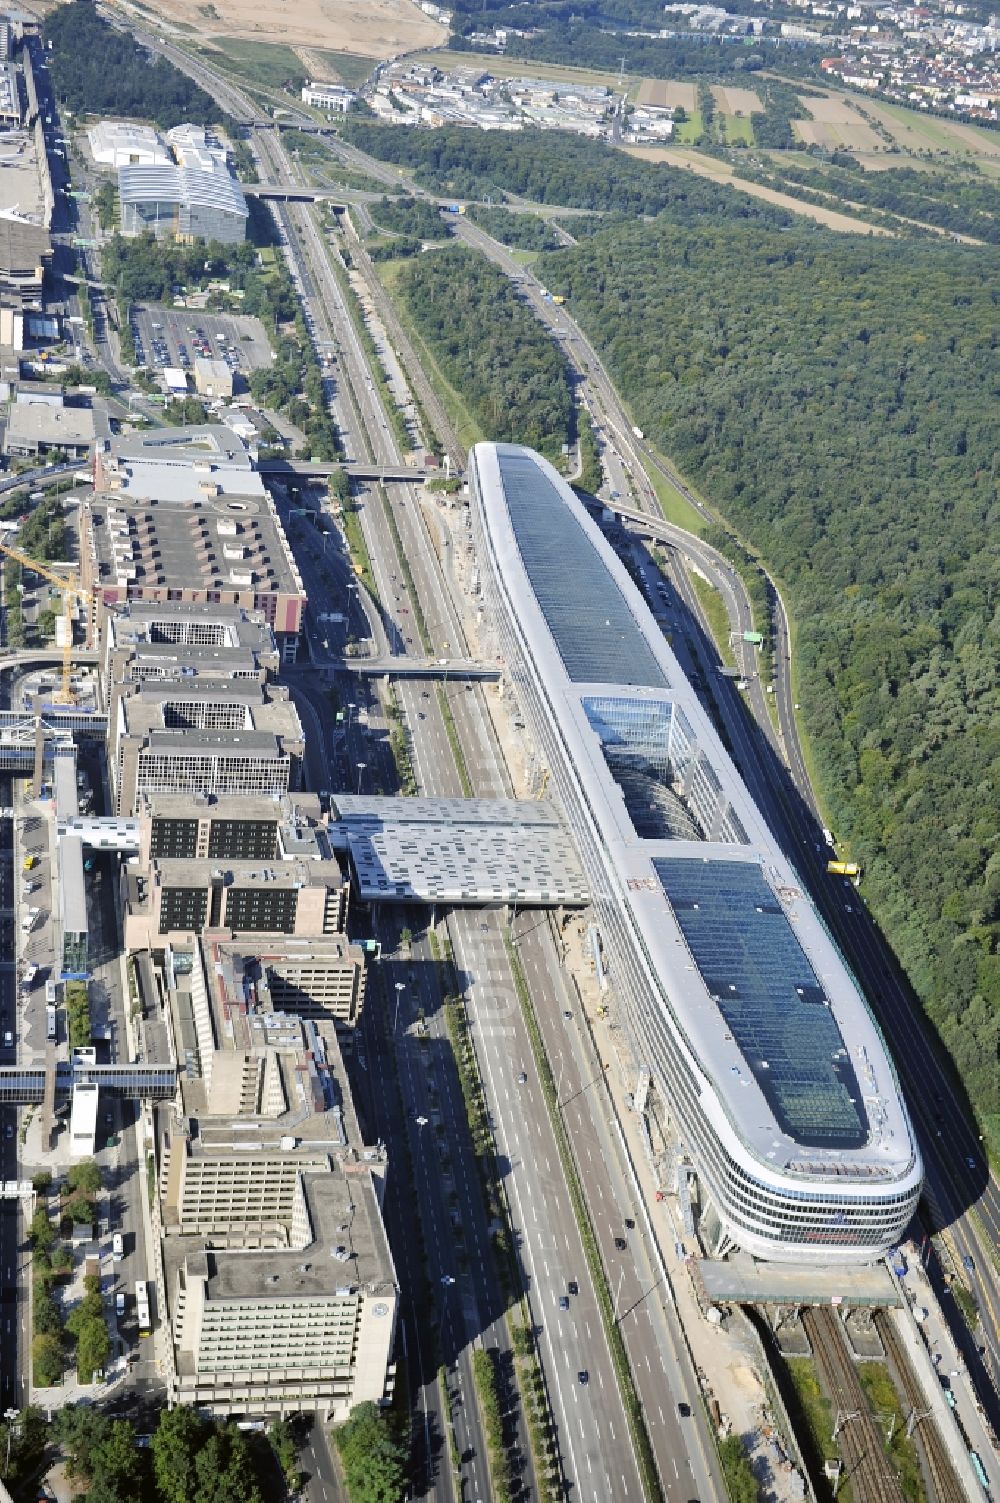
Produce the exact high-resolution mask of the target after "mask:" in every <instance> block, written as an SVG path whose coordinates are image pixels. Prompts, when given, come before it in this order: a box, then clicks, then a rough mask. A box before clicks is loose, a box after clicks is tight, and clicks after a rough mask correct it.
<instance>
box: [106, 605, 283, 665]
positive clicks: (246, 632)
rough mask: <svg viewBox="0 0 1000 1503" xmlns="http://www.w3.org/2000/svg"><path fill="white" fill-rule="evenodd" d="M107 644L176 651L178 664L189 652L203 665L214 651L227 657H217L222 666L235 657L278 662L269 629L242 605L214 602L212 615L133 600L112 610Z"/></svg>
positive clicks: (124, 648)
mask: <svg viewBox="0 0 1000 1503" xmlns="http://www.w3.org/2000/svg"><path fill="white" fill-rule="evenodd" d="M108 640H109V643H110V646H111V647H112V649H113V650H117V651H123V652H128V651H131V652H136V653H138V652H140V651H141V652H143V653H154V652H155V653H170V652H172V653H173V654H174V655H175V656H176V657H177V658H178V660H179V661H180V660H186V658H187V655H188V653H191V654H192V655H193V656H192V661H194V662H197V663H199V664H201V663H203V662H205V661H210V660H211V659H210V657H209V658H206V654H211V653H212V652H213V651H214V652H216V653H218V654H220V655H225V654H228V656H220V658H219V661H220V662H224V663H229V662H232V661H234V660H235V659H234V657H233V656H232V655H233V654H241V655H249V654H253V655H259V656H260V657H261V659H262V660H273V661H274V662H275V663H277V661H278V649H277V647H276V645H275V641H274V633H273V632H272V630H271V628H270V626H268V624H267V622H266V621H265V620H264V617H263V616H262V615H259V614H257V613H251V612H249V611H247V610H246V609H245V608H244V607H243V606H241V605H218V604H216V605H213V607H212V609H211V611H208V610H206V608H205V606H204V605H203V604H202V603H200V602H199V603H198V604H194V603H193V602H190V601H189V602H184V603H181V602H170V603H169V604H168V603H163V604H161V603H160V602H158V601H151V600H130V601H128V602H127V603H123V604H121V605H119V606H116V607H115V608H114V609H113V610H111V611H110V612H109V614H108Z"/></svg>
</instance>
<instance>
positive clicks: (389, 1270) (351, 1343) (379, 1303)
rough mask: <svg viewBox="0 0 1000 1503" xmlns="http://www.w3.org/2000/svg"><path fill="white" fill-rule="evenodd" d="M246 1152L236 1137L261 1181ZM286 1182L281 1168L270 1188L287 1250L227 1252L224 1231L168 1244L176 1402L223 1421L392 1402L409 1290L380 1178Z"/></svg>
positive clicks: (335, 1413)
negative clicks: (384, 1211) (400, 1309)
mask: <svg viewBox="0 0 1000 1503" xmlns="http://www.w3.org/2000/svg"><path fill="white" fill-rule="evenodd" d="M241 1147H242V1144H241V1143H239V1141H238V1137H237V1135H234V1140H233V1143H232V1146H231V1149H230V1153H229V1163H230V1166H232V1167H233V1169H234V1173H235V1172H239V1173H240V1174H241V1176H243V1177H244V1178H249V1177H250V1173H251V1171H250V1169H249V1166H247V1165H242V1166H240V1169H239V1171H237V1170H236V1168H235V1166H234V1165H233V1160H234V1159H238V1158H241V1157H242V1154H241V1153H240V1152H239V1151H238V1150H239V1148H241ZM286 1176H287V1169H286V1168H285V1167H281V1168H280V1169H279V1168H278V1167H277V1166H275V1167H274V1168H273V1169H272V1174H271V1175H269V1176H267V1177H266V1179H265V1181H264V1182H263V1183H265V1184H272V1185H275V1187H276V1188H275V1192H274V1195H273V1198H272V1199H271V1206H272V1208H273V1209H274V1212H275V1216H274V1223H273V1225H276V1226H280V1229H281V1232H282V1234H283V1235H284V1236H285V1237H286V1238H287V1242H286V1244H285V1246H284V1248H279V1247H277V1246H269V1247H268V1248H267V1249H266V1250H262V1251H259V1252H251V1251H243V1250H238V1251H236V1250H231V1249H227V1248H226V1247H225V1246H224V1245H219V1244H220V1243H223V1244H224V1239H225V1238H226V1236H227V1233H226V1231H224V1230H223V1231H221V1232H218V1233H215V1234H212V1235H209V1236H206V1237H188V1236H181V1237H177V1238H173V1237H170V1236H167V1237H166V1238H165V1239H164V1243H163V1248H164V1256H165V1263H166V1277H167V1284H168V1299H169V1303H170V1323H171V1332H172V1337H173V1357H174V1368H175V1370H174V1373H173V1375H172V1381H171V1385H170V1386H171V1390H172V1394H171V1396H172V1397H173V1398H174V1399H175V1400H176V1401H179V1402H181V1403H186V1404H192V1405H194V1406H195V1407H197V1408H199V1409H202V1408H204V1409H209V1410H211V1411H212V1413H214V1414H216V1415H218V1416H219V1417H226V1416H229V1415H233V1416H238V1417H241V1418H242V1417H250V1418H257V1417H262V1418H266V1417H270V1416H277V1415H285V1414H291V1413H295V1412H298V1411H311V1412H313V1413H316V1414H317V1415H318V1416H319V1417H320V1418H322V1419H323V1420H330V1419H343V1418H346V1416H347V1413H348V1412H349V1410H350V1409H351V1407H352V1406H353V1405H355V1404H359V1403H362V1402H364V1401H365V1400H370V1401H373V1402H374V1403H382V1402H383V1401H386V1400H388V1399H389V1398H390V1397H391V1394H392V1387H393V1380H394V1367H393V1364H392V1355H393V1342H394V1337H395V1327H396V1313H397V1301H398V1291H397V1285H396V1275H395V1269H394V1266H393V1262H392V1256H391V1254H390V1251H389V1245H388V1242H387V1241H386V1236H385V1228H384V1226H383V1223H382V1216H381V1211H380V1208H379V1201H378V1197H377V1195H376V1193H375V1188H374V1184H373V1177H372V1172H371V1170H370V1168H369V1167H368V1165H366V1164H358V1165H353V1166H344V1165H331V1167H330V1168H329V1169H327V1170H319V1171H318V1172H317V1171H315V1170H313V1169H311V1168H309V1167H307V1166H305V1165H303V1166H300V1167H299V1172H298V1174H297V1176H296V1178H295V1182H294V1185H293V1187H292V1193H291V1195H290V1196H288V1195H287V1193H286V1192H285V1191H284V1189H283V1188H282V1189H281V1190H279V1189H278V1188H277V1185H278V1181H279V1180H280V1182H281V1185H282V1186H283V1185H284V1181H285V1178H286ZM289 1202H290V1203H289ZM279 1208H280V1209H279ZM239 1214H240V1213H239V1212H238V1211H237V1212H236V1216H235V1217H234V1221H233V1223H231V1224H232V1225H235V1226H239V1225H240V1222H239V1221H238V1219H237V1218H238V1216H239ZM279 1218H280V1219H279Z"/></svg>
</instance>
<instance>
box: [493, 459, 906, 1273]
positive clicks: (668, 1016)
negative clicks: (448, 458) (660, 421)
mask: <svg viewBox="0 0 1000 1503" xmlns="http://www.w3.org/2000/svg"><path fill="white" fill-rule="evenodd" d="M470 481H471V492H472V507H473V525H474V529H475V535H476V540H477V550H478V561H479V564H480V568H481V572H482V580H483V592H484V604H485V607H486V610H485V612H484V617H485V620H486V622H487V623H489V627H490V629H492V631H493V632H494V633H495V641H492V642H490V643H489V644H488V647H489V651H490V654H491V655H492V653H493V652H494V651H496V652H498V653H499V654H500V655H501V656H502V659H503V662H504V669H505V674H506V675H507V677H508V679H509V682H510V685H511V687H512V690H513V693H514V694H515V696H516V698H517V701H518V702H519V704H520V705H521V708H522V710H523V713H524V715H525V718H526V720H527V721H528V722H529V724H530V728H531V730H532V732H533V734H534V737H535V741H536V744H537V746H538V747H539V749H540V751H541V752H542V754H543V755H544V758H545V760H546V761H547V763H548V767H549V769H550V771H551V777H552V784H553V786H554V788H555V790H556V791H557V792H558V793H559V794H560V795H561V797H562V799H563V802H564V805H565V808H566V812H567V816H568V818H569V822H570V827H571V829H572V831H573V833H574V835H575V837H576V840H577V845H578V848H579V850H580V853H581V855H582V857H583V860H584V865H585V867H586V869H587V875H588V877H589V879H590V888H591V892H592V894H593V898H594V903H595V908H596V914H597V919H598V923H599V928H600V936H601V940H602V943H603V946H604V952H605V959H606V965H607V973H608V976H609V979H610V981H611V984H612V986H613V988H614V990H615V993H616V995H617V998H618V1000H619V1003H620V1008H621V1014H622V1018H623V1021H624V1023H625V1025H626V1029H627V1034H628V1037H629V1039H630V1042H631V1046H632V1050H633V1053H634V1057H635V1063H636V1069H637V1072H638V1074H637V1081H638V1082H639V1084H640V1085H641V1084H642V1083H643V1082H644V1081H647V1080H651V1081H652V1084H653V1087H654V1089H655V1090H656V1092H657V1094H658V1096H659V1097H660V1099H661V1101H662V1102H663V1103H664V1105H665V1107H666V1109H667V1111H668V1113H669V1115H670V1117H671V1130H672V1132H673V1134H674V1136H675V1138H676V1141H677V1144H678V1148H679V1163H678V1174H679V1177H680V1188H681V1190H682V1192H685V1193H689V1194H690V1196H691V1198H692V1201H693V1203H694V1205H695V1207H696V1209H697V1211H698V1213H699V1216H700V1222H699V1229H700V1232H701V1235H702V1237H703V1239H704V1241H705V1242H706V1244H707V1245H708V1246H709V1247H710V1248H712V1249H713V1250H714V1251H716V1252H719V1251H722V1250H724V1249H725V1247H726V1246H727V1245H728V1244H732V1243H736V1244H738V1245H740V1246H742V1247H743V1248H745V1249H746V1250H747V1251H749V1252H750V1253H752V1254H754V1255H755V1256H758V1257H761V1258H765V1259H772V1260H779V1261H781V1260H783V1261H802V1260H808V1261H813V1262H824V1263H857V1262H871V1261H873V1260H875V1259H876V1258H878V1257H879V1256H881V1254H883V1253H884V1252H885V1251H886V1249H887V1248H888V1247H889V1246H890V1245H891V1244H892V1243H893V1242H894V1241H895V1240H897V1239H898V1238H899V1236H900V1235H901V1233H902V1232H903V1230H904V1228H905V1227H906V1225H907V1223H908V1222H909V1220H910V1218H911V1216H912V1214H913V1212H914V1210H915V1208H916V1203H917V1199H918V1197H919V1194H920V1186H921V1178H922V1169H921V1161H920V1156H919V1153H918V1151H917V1146H916V1141H915V1138H914V1133H913V1129H912V1126H911V1124H910V1120H909V1117H908V1115H907V1111H906V1108H905V1106H904V1104H903V1101H902V1098H901V1095H900V1090H899V1085H898V1082H897V1080H896V1076H895V1073H894V1070H893V1067H892V1063H891V1060H890V1058H889V1055H888V1053H887V1050H886V1047H885V1044H884V1041H883V1039H882V1037H881V1035H880V1033H879V1031H878V1029H877V1027H876V1026H875V1023H874V1020H873V1018H872V1016H871V1013H870V1011H869V1009H868V1006H867V1004H866V1002H865V999H864V997H863V995H862V994H861V992H860V990H859V988H858V985H857V983H856V981H855V979H854V977H853V976H852V975H851V973H850V972H849V970H848V969H847V966H846V965H845V963H844V960H843V957H842V956H841V954H840V953H839V951H838V949H837V947H836V945H835V943H834V942H833V939H832V938H831V936H830V934H829V932H828V930H827V929H826V927H825V925H824V924H823V923H822V921H821V919H820V917H819V915H818V914H817V912H816V910H815V908H814V907H813V904H812V902H811V901H810V899H809V897H808V894H807V893H806V892H805V891H804V889H803V886H802V883H801V882H800V880H799V878H798V877H797V875H796V873H795V871H794V870H793V868H792V867H791V866H790V865H789V862H788V861H787V859H786V858H785V856H784V854H783V853H782V851H781V850H780V849H779V847H778V845H777V843H776V841H775V840H774V837H773V836H772V834H771V832H770V831H769V829H768V828H767V826H766V824H765V822H764V820H763V819H762V818H761V815H760V813H759V812H758V810H757V808H756V806H755V805H754V803H753V800H752V799H751V797H750V795H749V793H748V792H747V789H746V788H745V786H744V784H743V782H742V781H741V779H740V777H739V775H738V773H737V772H736V769H735V768H734V766H733V764H732V762H731V760H730V758H729V756H728V754H727V753H726V751H725V749H724V748H723V746H722V744H721V742H720V740H719V737H718V735H717V734H716V732H715V729H714V727H713V725H712V722H711V720H710V719H709V717H708V715H707V714H706V713H705V711H704V709H703V708H702V706H701V704H700V703H699V700H698V698H697V695H696V694H695V693H694V691H693V689H692V687H691V685H690V684H689V683H688V681H687V679H686V677H685V675H684V673H683V672H682V670H681V668H680V665H679V663H678V661H677V659H676V658H675V656H674V654H673V652H672V651H671V649H670V647H669V646H668V644H667V642H666V641H665V639H664V637H663V636H662V634H661V632H660V631H659V629H658V628H657V626H656V623H655V621H654V619H653V616H652V614H651V612H650V611H649V609H648V607H647V606H646V603H645V601H644V600H643V598H642V596H641V594H640V593H639V591H638V590H637V589H636V587H635V585H634V584H633V583H632V581H631V579H630V578H629V575H628V573H627V572H626V570H625V569H624V567H623V566H622V564H621V563H620V561H619V560H618V558H617V557H616V555H615V554H614V552H613V550H612V549H611V547H610V546H609V545H608V543H607V542H606V540H605V539H604V538H603V536H602V535H601V533H600V531H599V529H598V528H597V526H596V524H595V523H594V522H593V521H592V520H591V519H590V518H589V517H588V516H587V514H586V512H585V511H584V508H583V506H582V504H581V503H580V501H579V500H578V499H577V498H576V496H574V494H573V492H572V491H571V490H570V488H569V486H568V485H566V483H565V482H564V481H563V480H562V479H561V478H560V477H559V476H558V475H557V474H556V472H555V470H554V469H553V468H552V466H551V465H550V464H548V463H547V462H546V461H545V460H544V459H542V458H540V456H538V455H537V454H534V453H533V452H532V451H531V450H529V449H522V448H517V447H514V446H510V445H493V444H480V445H477V447H476V448H475V449H474V450H473V453H472V456H471V465H470Z"/></svg>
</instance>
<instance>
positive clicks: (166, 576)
mask: <svg viewBox="0 0 1000 1503" xmlns="http://www.w3.org/2000/svg"><path fill="white" fill-rule="evenodd" d="M94 490H95V495H94V498H93V500H92V501H91V502H90V504H89V505H87V504H85V505H84V506H83V508H82V509H81V557H80V572H81V576H82V579H83V583H84V585H85V587H86V588H88V589H90V590H92V591H93V592H94V595H95V597H96V599H97V600H98V601H99V602H100V604H101V606H103V607H111V606H114V605H116V604H117V603H119V602H121V601H126V600H127V601H155V602H157V603H158V604H161V605H181V604H190V605H196V606H207V607H210V608H212V607H215V606H219V605H221V606H238V607H242V609H243V610H245V611H247V612H253V613H254V614H255V615H260V616H261V617H262V618H263V619H264V620H265V621H266V622H267V624H268V625H269V626H270V628H271V630H272V631H273V632H274V636H275V640H276V642H277V644H278V649H279V651H280V653H281V657H282V660H283V661H285V662H292V661H294V659H295V653H296V650H297V647H298V639H299V632H300V629H301V626H302V615H303V612H304V610H305V605H306V595H305V590H304V588H303V585H302V578H301V576H300V574H299V571H298V568H297V566H296V563H295V560H294V558H293V557H292V553H291V549H290V548H289V546H288V540H287V539H286V537H285V534H284V532H283V530H282V527H281V523H280V521H279V519H278V514H277V512H276V511H275V508H274V503H273V502H272V500H271V498H270V496H269V495H268V493H267V491H266V490H265V488H264V483H263V481H262V480H261V478H260V476H259V475H258V474H257V473H256V471H255V470H254V469H253V466H252V464H251V461H250V456H249V454H248V452H247V449H246V446H245V444H244V443H243V442H242V440H241V439H239V438H238V437H237V436H236V434H235V433H234V432H233V431H232V429H230V428H227V427H225V426H224V425H222V424H219V425H212V424H206V425H204V426H202V427H198V428H171V429H157V430H156V432H155V433H154V432H147V433H143V434H131V435H129V436H127V437H121V438H115V439H112V440H111V442H110V443H109V444H108V445H106V446H102V445H99V446H98V450H97V453H96V455H95V461H94ZM211 616H212V610H211V609H209V610H208V611H207V612H206V618H210V617H211Z"/></svg>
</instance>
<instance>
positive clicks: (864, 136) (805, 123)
mask: <svg viewBox="0 0 1000 1503" xmlns="http://www.w3.org/2000/svg"><path fill="white" fill-rule="evenodd" d="M792 130H793V132H794V133H795V136H796V139H797V140H799V141H802V142H803V143H804V144H805V145H806V146H822V147H824V148H825V149H826V150H827V151H837V150H838V148H842V149H843V150H844V151H885V149H886V145H885V142H884V141H882V140H880V139H879V137H878V136H877V135H876V133H875V132H874V131H873V130H872V128H871V126H870V125H867V124H866V123H865V121H864V120H860V119H858V117H857V116H856V115H855V116H854V118H853V120H852V121H851V122H850V123H849V122H847V121H846V120H845V121H843V122H839V121H837V122H828V121H821V120H793V121H792Z"/></svg>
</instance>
